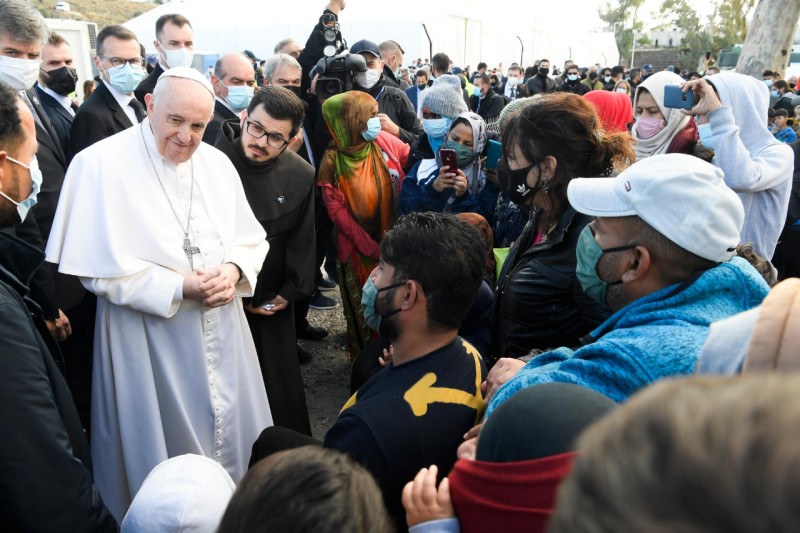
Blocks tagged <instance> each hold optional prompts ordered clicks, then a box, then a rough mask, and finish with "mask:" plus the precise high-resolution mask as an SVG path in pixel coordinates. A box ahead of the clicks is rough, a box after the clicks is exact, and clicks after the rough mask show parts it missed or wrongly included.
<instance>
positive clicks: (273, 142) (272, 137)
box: [244, 119, 290, 148]
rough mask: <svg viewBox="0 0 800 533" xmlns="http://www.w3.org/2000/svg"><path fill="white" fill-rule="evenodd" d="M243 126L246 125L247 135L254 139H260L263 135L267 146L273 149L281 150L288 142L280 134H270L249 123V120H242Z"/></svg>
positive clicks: (253, 123)
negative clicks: (265, 137)
mask: <svg viewBox="0 0 800 533" xmlns="http://www.w3.org/2000/svg"><path fill="white" fill-rule="evenodd" d="M244 122H245V124H247V133H249V134H250V135H252V136H253V137H255V138H256V139H260V138H261V137H263V136H264V135H266V136H267V144H268V145H270V146H272V147H273V148H283V147H284V146H286V145H287V144H289V142H290V141H287V140H286V139H284V138H283V136H282V135H281V134H280V133H270V132H268V131H267V130H265V129H264V128H262V127H261V126H259V125H258V124H256V123H255V122H251V121H250V120H249V119H245V120H244Z"/></svg>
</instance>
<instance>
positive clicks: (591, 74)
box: [589, 72, 597, 80]
mask: <svg viewBox="0 0 800 533" xmlns="http://www.w3.org/2000/svg"><path fill="white" fill-rule="evenodd" d="M589 78H591V79H593V80H596V79H597V72H590V73H589Z"/></svg>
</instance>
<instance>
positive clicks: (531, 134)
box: [492, 93, 634, 358]
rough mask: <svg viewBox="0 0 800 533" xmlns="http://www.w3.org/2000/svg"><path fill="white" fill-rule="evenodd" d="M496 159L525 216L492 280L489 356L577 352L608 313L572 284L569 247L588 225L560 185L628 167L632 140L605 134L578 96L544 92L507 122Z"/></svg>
mask: <svg viewBox="0 0 800 533" xmlns="http://www.w3.org/2000/svg"><path fill="white" fill-rule="evenodd" d="M503 152H504V157H503V160H502V161H501V172H500V173H499V176H500V178H501V184H502V186H503V189H504V190H505V191H506V193H507V194H508V196H509V197H510V198H511V200H512V201H513V202H515V203H516V204H517V205H519V206H520V207H521V208H523V209H530V210H531V216H530V220H529V222H528V224H527V225H526V226H525V229H524V230H523V232H522V235H521V236H520V238H519V239H517V241H516V242H515V243H514V245H513V247H512V248H511V251H510V253H509V255H508V258H507V259H506V261H505V263H504V265H503V269H502V271H501V273H500V276H499V278H498V283H497V291H496V293H495V304H494V315H493V327H492V355H493V356H494V358H500V357H522V356H525V355H526V354H528V353H529V352H531V351H532V350H546V349H548V348H556V347H560V346H568V347H571V346H577V345H579V344H580V338H581V337H583V336H585V335H586V334H588V333H589V332H590V331H591V330H592V329H593V328H595V327H596V326H598V325H599V324H600V323H601V322H603V321H604V320H605V319H606V318H608V316H609V315H610V310H609V309H608V308H607V307H606V306H605V305H602V304H598V303H596V302H594V301H593V300H591V299H590V298H589V297H588V296H586V295H585V294H584V293H583V290H582V289H581V285H580V283H579V282H578V280H577V278H576V277H575V265H576V258H575V247H576V244H577V241H578V236H579V235H580V233H581V230H583V228H584V226H586V224H588V223H589V222H590V221H591V218H590V217H587V216H585V215H582V214H580V213H577V212H576V211H575V210H574V209H572V208H571V207H570V205H569V202H568V201H567V185H568V184H569V182H570V180H572V178H576V177H579V176H581V177H584V176H601V175H602V176H607V175H609V174H611V173H612V172H614V171H615V170H618V169H621V168H623V167H625V166H627V165H628V164H630V163H631V162H632V161H633V160H634V151H633V147H632V139H631V137H630V135H629V134H627V133H615V134H605V133H604V132H603V131H602V124H601V122H600V120H599V118H598V116H597V113H596V111H595V109H594V108H593V107H592V106H591V104H590V103H589V102H587V101H586V100H584V99H583V98H581V97H580V96H578V95H574V94H569V93H551V94H546V95H542V96H539V97H537V98H534V99H531V103H530V104H527V105H525V106H524V107H523V108H522V109H521V110H520V111H518V112H517V114H516V115H514V116H513V117H512V118H511V119H510V120H509V121H508V122H507V125H506V126H505V127H504V131H503Z"/></svg>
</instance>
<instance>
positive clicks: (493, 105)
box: [469, 91, 506, 124]
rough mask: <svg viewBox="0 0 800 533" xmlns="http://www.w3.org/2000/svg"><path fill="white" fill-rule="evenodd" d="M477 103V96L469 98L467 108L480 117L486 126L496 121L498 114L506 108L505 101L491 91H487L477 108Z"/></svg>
mask: <svg viewBox="0 0 800 533" xmlns="http://www.w3.org/2000/svg"><path fill="white" fill-rule="evenodd" d="M478 102H479V100H478V97H477V96H471V97H470V99H469V108H470V110H471V111H473V112H475V113H477V114H478V115H480V116H481V118H482V119H483V120H484V121H485V122H486V124H491V123H492V122H494V121H496V120H497V118H498V117H499V116H500V112H501V111H502V110H503V108H504V107H505V106H506V101H505V99H504V98H503V97H502V96H500V95H499V94H497V93H494V92H492V91H489V92H488V93H487V94H486V97H485V98H484V99H483V100H481V101H480V106H478Z"/></svg>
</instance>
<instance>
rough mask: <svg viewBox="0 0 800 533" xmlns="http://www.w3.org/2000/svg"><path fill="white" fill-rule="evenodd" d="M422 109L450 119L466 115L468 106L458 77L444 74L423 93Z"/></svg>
mask: <svg viewBox="0 0 800 533" xmlns="http://www.w3.org/2000/svg"><path fill="white" fill-rule="evenodd" d="M426 108H427V109H426ZM420 109H422V110H427V111H428V112H429V113H436V114H437V115H441V116H443V117H449V118H455V117H457V116H458V115H460V114H461V113H466V112H467V111H468V110H467V104H466V103H464V93H463V92H462V90H461V80H459V79H458V76H453V75H451V74H443V75H441V76H439V77H438V78H436V79H435V80H434V81H433V85H431V86H430V87H428V88H427V89H425V90H424V91H422V104H421V105H420Z"/></svg>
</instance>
